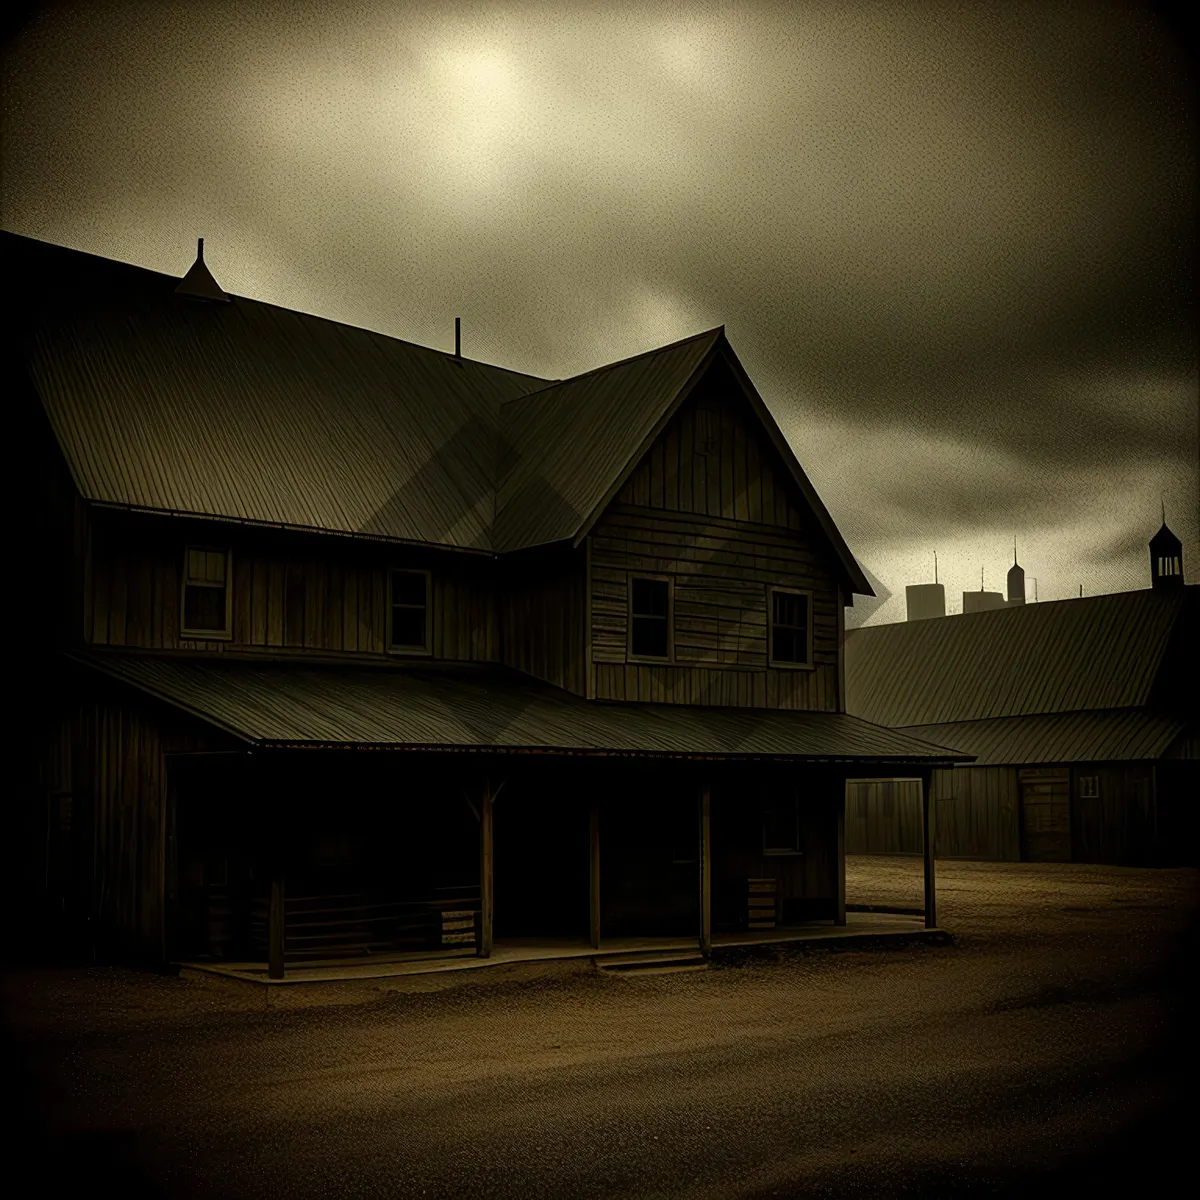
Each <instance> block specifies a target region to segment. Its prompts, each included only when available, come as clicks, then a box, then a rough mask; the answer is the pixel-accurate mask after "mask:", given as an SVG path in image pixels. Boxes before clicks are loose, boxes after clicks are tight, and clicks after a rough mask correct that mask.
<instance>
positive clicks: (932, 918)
mask: <svg viewBox="0 0 1200 1200" xmlns="http://www.w3.org/2000/svg"><path fill="white" fill-rule="evenodd" d="M932 776H933V772H932V771H930V770H928V769H926V770H924V771H922V772H921V850H922V854H923V856H924V859H925V928H926V929H933V928H935V927H936V925H937V886H936V883H935V881H934V866H933V848H934V844H935V843H934V838H935V836H936V830H935V829H934V808H933V787H932Z"/></svg>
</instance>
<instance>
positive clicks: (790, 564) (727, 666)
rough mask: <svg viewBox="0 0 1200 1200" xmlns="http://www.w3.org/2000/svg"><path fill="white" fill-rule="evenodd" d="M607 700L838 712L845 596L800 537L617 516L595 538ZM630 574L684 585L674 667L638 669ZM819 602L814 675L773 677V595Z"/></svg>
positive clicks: (601, 678)
mask: <svg viewBox="0 0 1200 1200" xmlns="http://www.w3.org/2000/svg"><path fill="white" fill-rule="evenodd" d="M590 540H591V543H592V551H591V570H590V592H591V608H592V661H593V663H594V664H595V688H596V693H595V694H596V697H597V698H598V699H605V700H652V701H658V702H665V703H672V702H673V703H678V704H717V705H737V706H740V707H756V708H804V709H815V710H819V711H826V712H835V711H837V709H838V691H837V687H838V665H837V663H838V637H837V613H836V605H837V587H836V584H835V583H834V581H833V579H832V577H831V575H830V573H829V571H828V568H827V567H826V566H825V565H824V563H823V562H822V559H821V556H820V555H819V554H818V553H816V552H815V551H814V550H813V549H812V548H811V547H810V545H809V544H808V543H807V542H806V540H805V539H804V538H802V537H801V536H800V535H798V534H789V533H785V532H781V531H776V530H774V529H771V528H769V527H765V526H750V525H746V524H743V523H738V522H734V521H727V520H724V519H721V518H711V517H704V518H701V517H696V516H690V515H688V514H684V513H668V512H665V511H661V510H660V511H655V510H653V509H648V508H636V507H633V506H630V505H624V504H617V505H614V506H613V507H612V508H611V509H610V510H609V511H608V512H607V513H606V514H605V515H604V516H603V517H602V518H601V520H600V521H599V522H598V523H597V525H596V528H595V529H594V530H593V532H592V535H591V539H590ZM630 572H634V573H637V572H647V573H651V574H659V575H670V576H672V577H673V578H674V581H675V622H674V625H675V645H674V661H673V662H671V663H664V664H661V665H659V664H646V663H630V662H628V661H627V657H628V655H627V635H626V628H627V620H628V603H629V602H628V579H629V574H630ZM770 585H778V586H782V587H793V588H798V589H805V590H809V591H811V592H812V593H813V605H812V619H813V624H814V629H813V659H814V665H813V667H812V668H811V669H804V668H797V669H789V668H769V667H768V666H767V588H768V586H770Z"/></svg>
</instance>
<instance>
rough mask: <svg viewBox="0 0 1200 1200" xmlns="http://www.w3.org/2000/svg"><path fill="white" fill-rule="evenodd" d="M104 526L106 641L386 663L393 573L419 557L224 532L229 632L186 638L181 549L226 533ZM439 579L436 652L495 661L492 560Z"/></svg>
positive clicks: (122, 523) (123, 523)
mask: <svg viewBox="0 0 1200 1200" xmlns="http://www.w3.org/2000/svg"><path fill="white" fill-rule="evenodd" d="M95 526H96V528H95V533H94V536H93V540H92V552H91V555H90V563H91V571H90V578H89V581H88V584H87V587H86V593H87V594H86V612H87V614H88V617H87V624H86V627H85V632H86V634H87V636H88V640H90V641H91V642H92V643H93V644H95V645H105V646H131V647H138V648H142V649H154V650H203V651H207V652H211V653H214V654H222V653H227V652H229V651H231V650H232V651H239V652H245V651H254V650H268V649H269V650H271V651H283V652H291V653H300V654H303V653H320V654H330V653H332V654H338V655H342V654H347V655H355V656H364V655H369V656H376V657H377V656H382V655H385V654H386V653H387V646H386V639H387V616H388V614H387V571H388V568H389V567H390V566H402V565H404V564H405V562H406V561H407V557H406V556H408V557H411V555H412V553H413V552H412V551H403V550H399V549H397V550H393V551H392V552H391V553H389V552H388V551H386V550H384V549H382V548H376V547H366V548H364V547H353V546H346V545H341V546H336V547H332V546H331V545H330V543H329V542H328V541H322V542H315V541H307V540H303V539H299V538H297V539H282V538H278V537H274V536H272V535H270V534H267V533H262V534H259V533H257V532H255V531H250V532H247V531H236V532H235V533H233V534H229V535H224V536H225V537H227V538H228V539H229V543H230V544H231V547H232V555H233V572H232V581H231V582H232V588H233V593H232V628H231V636H230V637H229V638H227V639H217V638H214V639H211V640H200V639H194V638H183V637H181V636H180V633H179V621H180V612H179V608H180V599H181V583H182V580H181V571H182V565H183V548H184V545H185V544H186V543H187V542H189V541H198V542H212V541H213V540H214V538H216V539H217V540H220V539H221V537H222V536H223V535H221V534H214V532H213V531H212V529H211V528H210V529H207V530H201V531H199V532H196V533H194V534H192V535H191V536H188V535H186V534H184V533H182V532H181V531H180V530H179V528H178V526H177V525H175V524H171V525H169V526H164V524H163V522H161V521H157V520H155V519H153V518H141V517H134V516H127V515H124V514H114V513H104V514H102V519H101V520H97V521H96V522H95ZM223 544H224V543H223ZM424 561H425V560H422V562H424ZM432 576H433V655H434V657H436V658H446V659H463V660H494V659H496V658H497V657H498V648H499V646H498V643H499V622H498V620H497V615H496V604H495V596H494V591H495V589H494V585H493V580H492V576H491V571H490V564H488V563H484V562H478V563H477V562H475V561H471V562H455V561H452V560H447V561H445V562H443V563H439V565H438V566H437V567H436V568H435V569H434V570H433V572H432Z"/></svg>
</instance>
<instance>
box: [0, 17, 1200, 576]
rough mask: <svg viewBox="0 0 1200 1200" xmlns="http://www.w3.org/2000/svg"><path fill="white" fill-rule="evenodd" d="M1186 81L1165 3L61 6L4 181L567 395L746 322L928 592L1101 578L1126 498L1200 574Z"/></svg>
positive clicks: (800, 432)
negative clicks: (974, 557) (925, 548)
mask: <svg viewBox="0 0 1200 1200" xmlns="http://www.w3.org/2000/svg"><path fill="white" fill-rule="evenodd" d="M1191 83H1192V80H1191V78H1190V66H1189V64H1188V62H1187V60H1186V59H1185V57H1184V55H1183V53H1182V52H1181V50H1180V48H1179V45H1178V43H1177V42H1175V41H1173V40H1172V38H1171V37H1170V36H1169V33H1168V32H1167V31H1165V30H1164V29H1163V27H1162V25H1161V23H1160V22H1157V21H1156V20H1155V18H1154V17H1153V15H1152V14H1151V11H1150V10H1149V9H1143V8H1138V7H1135V6H1121V7H1106V6H1101V5H1088V6H1080V5H1067V6H1057V5H1049V4H1039V5H1012V6H999V5H990V6H977V7H963V6H951V5H932V4H930V5H922V4H916V3H903V4H901V3H896V4H888V5H866V4H864V5H841V4H837V5H835V4H780V5H758V6H743V7H739V8H737V9H732V8H715V7H714V8H709V7H704V6H699V5H697V6H686V5H685V6H679V7H673V8H670V9H666V8H663V7H661V6H657V5H646V6H636V5H623V6H619V7H597V6H585V5H571V6H570V7H569V9H566V10H564V9H562V8H561V7H550V6H546V7H537V6H516V7H511V6H510V7H503V6H485V7H470V6H460V5H456V6H449V5H445V6H438V5H424V6H421V5H417V6H411V5H410V6H399V5H389V4H375V5H366V6H359V7H357V8H350V7H347V6H342V5H330V6H325V7H320V6H310V7H305V6H286V7H275V6H265V5H255V4H238V5H236V6H234V5H228V6H224V5H217V4H205V5H187V4H182V5H175V6H172V5H168V4H157V5H150V6H144V5H135V6H111V5H110V6H102V5H90V6H86V7H79V8H75V7H64V8H58V9H54V10H48V11H47V13H46V14H45V15H44V16H43V17H42V18H39V19H38V20H36V21H34V22H33V23H32V24H31V25H30V26H29V27H28V28H27V29H26V30H25V32H24V33H23V34H22V36H21V37H20V38H19V39H18V41H17V42H16V44H15V47H14V50H13V53H12V54H11V55H10V56H9V57H8V60H7V79H6V106H5V112H4V128H3V133H4V143H3V145H4V151H3V153H4V163H3V165H4V172H3V182H2V185H0V186H2V188H3V191H2V193H0V194H2V197H3V210H4V223H5V226H6V227H8V228H12V229H17V230H18V231H21V232H27V233H30V234H33V235H34V236H40V237H45V238H48V239H49V240H54V241H62V242H65V243H66V244H70V245H77V246H80V247H82V248H85V249H91V250H94V251H97V252H100V253H106V254H111V255H113V256H115V257H120V258H126V259H131V260H133V261H138V262H142V263H145V264H146V265H150V266H155V267H158V268H159V269H165V270H170V271H174V272H176V273H182V271H183V270H184V269H185V268H186V267H187V265H188V262H189V261H190V247H191V245H192V244H194V243H193V242H192V238H193V237H194V236H195V235H196V234H198V233H205V234H206V235H207V236H208V238H209V241H208V243H207V245H208V247H209V258H210V262H211V265H212V266H213V267H214V270H215V271H216V272H217V275H218V278H219V279H220V280H221V282H222V284H223V285H224V286H225V287H226V288H228V289H230V290H232V291H235V292H243V293H246V294H252V295H257V296H260V297H263V298H265V299H271V300H275V301H276V302H279V303H283V304H287V305H290V306H292V307H297V308H304V309H308V310H310V311H316V312H320V313H322V314H323V315H327V316H332V317H335V318H339V319H342V320H348V321H352V322H354V323H357V324H363V325H367V326H370V327H373V328H378V329H383V330H385V331H386V332H389V333H394V334H397V335H399V336H402V337H407V338H410V339H412V340H415V341H420V342H426V343H428V344H434V345H446V344H448V336H449V333H450V330H451V329H452V324H453V316H454V315H462V317H463V318H464V338H465V341H464V349H465V351H466V352H467V353H470V354H472V355H475V356H478V357H481V358H485V359H490V360H492V361H497V362H501V363H503V364H505V365H508V366H512V367H515V368H517V369H521V370H526V371H530V372H533V373H537V374H544V375H550V376H563V375H567V374H570V373H572V372H574V371H578V370H584V369H587V368H589V367H592V366H595V365H598V364H599V363H601V362H603V361H605V360H608V359H613V358H618V357H621V356H623V355H626V354H631V353H635V352H637V351H639V350H642V349H646V348H648V347H649V346H651V345H654V344H655V343H658V342H663V341H669V340H672V339H673V338H676V337H680V336H684V335H686V334H688V333H691V332H695V331H696V330H698V329H700V328H703V327H705V326H708V325H712V324H716V323H719V322H724V323H726V325H727V327H728V331H729V334H730V337H731V340H732V341H733V344H734V346H735V347H736V348H737V350H738V352H739V354H740V355H741V356H742V358H743V360H744V361H745V363H746V366H747V368H748V369H749V371H750V373H751V375H752V377H753V378H755V380H756V381H757V382H758V383H759V385H760V388H761V390H762V391H763V393H764V395H765V396H766V397H767V399H768V401H769V402H770V403H771V404H772V406H773V407H774V409H775V411H776V412H777V413H778V414H779V416H780V419H781V421H782V422H783V424H784V425H785V427H786V428H787V431H788V433H789V436H791V437H792V440H793V442H794V443H795V444H796V446H797V448H798V450H799V451H800V455H801V459H802V461H804V462H805V463H806V465H808V466H809V468H810V470H811V472H812V474H813V476H814V479H815V480H816V482H817V483H818V486H819V487H820V488H821V490H822V493H823V495H825V497H826V499H827V501H828V502H829V504H830V507H831V508H832V510H833V511H834V514H835V516H836V517H837V518H838V519H839V521H841V522H842V523H843V524H844V526H845V527H846V530H847V532H848V533H849V534H850V535H851V538H852V542H853V544H854V545H855V548H856V549H860V548H861V549H862V552H863V553H864V557H865V559H866V561H867V562H869V563H871V564H872V565H873V567H874V569H875V570H876V571H877V573H879V574H880V575H881V577H885V578H888V582H889V586H890V587H892V588H893V590H897V591H901V590H902V589H901V588H900V587H899V585H900V584H902V583H903V582H904V580H903V579H902V578H892V577H889V576H888V571H889V569H891V570H892V571H893V573H896V572H900V571H902V570H906V569H907V567H905V566H904V563H905V562H906V561H907V560H905V559H904V557H903V553H902V552H901V551H900V550H897V549H896V547H897V546H898V545H900V544H902V543H905V544H906V543H908V542H913V543H916V542H918V541H925V540H927V539H928V537H930V536H933V534H934V533H935V532H937V531H939V530H944V529H950V528H954V527H958V528H960V529H961V530H963V531H964V536H966V532H969V530H970V529H974V530H976V531H977V532H978V533H979V535H980V536H984V535H987V536H991V534H992V532H993V531H997V530H1000V529H1001V528H1003V529H1012V528H1014V527H1020V528H1025V529H1030V528H1034V527H1037V528H1042V527H1044V528H1045V529H1046V530H1050V529H1051V527H1052V526H1054V524H1055V522H1056V521H1057V523H1058V526H1059V532H1060V534H1061V535H1062V538H1063V539H1065V542H1064V544H1067V543H1069V544H1071V545H1073V546H1076V547H1077V549H1078V554H1079V556H1080V558H1081V561H1082V560H1084V559H1086V560H1087V561H1092V562H1097V563H1098V562H1102V561H1104V557H1103V556H1104V553H1107V551H1104V550H1103V547H1104V546H1105V545H1109V544H1110V543H1111V545H1110V549H1112V551H1113V553H1116V552H1117V551H1116V549H1115V548H1116V547H1119V546H1122V545H1124V544H1125V542H1126V540H1128V538H1129V537H1131V536H1132V535H1131V534H1130V532H1129V530H1127V529H1126V527H1125V524H1124V523H1123V522H1124V521H1125V520H1126V519H1129V520H1132V519H1133V518H1132V517H1128V516H1127V515H1126V516H1121V514H1120V512H1119V511H1118V508H1119V506H1114V505H1112V504H1111V503H1109V502H1108V501H1105V502H1104V503H1102V504H1099V506H1098V505H1097V501H1096V496H1097V494H1101V495H1108V496H1109V497H1111V494H1112V493H1113V492H1114V491H1123V492H1124V493H1125V494H1126V495H1127V496H1128V503H1126V504H1125V506H1124V508H1125V510H1126V513H1127V514H1128V513H1129V512H1133V511H1134V510H1136V511H1137V512H1141V511H1142V510H1145V509H1148V508H1153V509H1154V510H1157V505H1158V497H1159V496H1160V495H1164V494H1165V495H1167V496H1168V497H1169V498H1170V501H1171V505H1172V507H1173V508H1174V510H1175V511H1177V512H1179V513H1180V515H1179V517H1178V518H1177V520H1176V522H1175V523H1176V525H1177V526H1183V527H1182V528H1179V529H1178V532H1180V534H1181V536H1183V537H1184V540H1185V547H1186V551H1185V554H1186V555H1188V556H1190V558H1189V561H1191V562H1194V561H1195V559H1196V557H1197V555H1198V553H1200V547H1197V539H1198V538H1200V529H1198V528H1197V521H1196V519H1195V491H1196V470H1197V468H1196V456H1197V447H1196V417H1195V405H1196V400H1195V345H1194V339H1193V336H1192V333H1191V327H1190V320H1189V315H1188V304H1189V297H1190V289H1191V267H1192V262H1193V256H1194V235H1193V232H1192V215H1193V209H1194V195H1195V168H1194V155H1193V150H1192V138H1193V134H1194V132H1195V131H1194V113H1193V108H1192V101H1191ZM806 451H807V453H806ZM1185 510H1186V511H1185ZM1089 513H1090V514H1091V516H1090V517H1087V516H1086V514H1089ZM1085 517H1086V519H1085ZM1139 519H1140V518H1139ZM1081 521H1082V522H1083V524H1082V525H1081V524H1080V522H1081ZM1088 521H1090V522H1091V524H1088V523H1087V522H1088ZM1085 527H1086V528H1085ZM1138 528H1140V526H1139V527H1138ZM1081 530H1084V531H1085V532H1081ZM1105 531H1107V532H1105ZM1046 536H1047V538H1049V536H1050V534H1049V532H1047V534H1046ZM1105 538H1108V539H1109V541H1108V542H1105ZM1072 539H1073V540H1072ZM1047 545H1049V542H1047ZM1096 555H1099V556H1100V557H1099V558H1097V557H1096ZM1131 555H1132V551H1131V552H1130V554H1129V555H1127V556H1126V558H1125V559H1123V560H1122V561H1123V562H1125V563H1126V566H1125V568H1123V569H1124V570H1125V571H1126V574H1127V576H1128V578H1130V579H1133V578H1134V577H1133V575H1132V574H1130V572H1132V571H1133V566H1132V564H1133V561H1134V560H1133V557H1131ZM889 556H893V557H894V558H895V562H894V566H893V567H891V568H889V562H888V559H889ZM1118 557H1119V555H1118ZM972 569H974V568H972ZM1105 578H1106V579H1108V580H1110V585H1111V586H1116V583H1117V581H1118V575H1114V574H1112V573H1111V572H1110V573H1109V575H1107V576H1105ZM1120 578H1125V576H1121V577H1120ZM1099 586H1105V585H1104V584H1103V583H1101V584H1100V585H1099Z"/></svg>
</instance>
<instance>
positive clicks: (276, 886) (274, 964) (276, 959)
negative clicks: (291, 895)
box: [267, 858, 285, 979]
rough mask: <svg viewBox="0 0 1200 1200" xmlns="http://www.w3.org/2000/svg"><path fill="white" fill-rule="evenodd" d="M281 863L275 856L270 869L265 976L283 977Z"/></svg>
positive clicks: (269, 977)
mask: <svg viewBox="0 0 1200 1200" xmlns="http://www.w3.org/2000/svg"><path fill="white" fill-rule="evenodd" d="M284 926H285V919H284V907H283V864H282V863H281V862H280V861H279V859H278V858H277V859H276V861H275V865H274V867H273V868H272V870H271V908H270V914H269V917H268V922H267V978H268V979H282V978H283V939H284Z"/></svg>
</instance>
